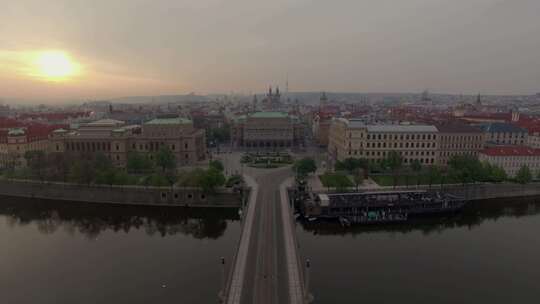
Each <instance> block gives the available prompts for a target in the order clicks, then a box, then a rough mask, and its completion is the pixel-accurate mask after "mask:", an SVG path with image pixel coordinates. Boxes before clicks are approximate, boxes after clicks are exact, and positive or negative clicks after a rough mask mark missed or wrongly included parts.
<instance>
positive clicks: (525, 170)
mask: <svg viewBox="0 0 540 304" xmlns="http://www.w3.org/2000/svg"><path fill="white" fill-rule="evenodd" d="M516 181H517V182H518V183H520V184H523V185H524V184H528V183H530V182H531V181H532V173H531V170H530V169H529V167H528V166H527V165H523V166H521V168H519V171H518V172H517V174H516Z"/></svg>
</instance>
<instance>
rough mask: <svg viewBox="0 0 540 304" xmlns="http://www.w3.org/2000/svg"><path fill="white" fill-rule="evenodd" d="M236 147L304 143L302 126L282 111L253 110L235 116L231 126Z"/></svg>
mask: <svg viewBox="0 0 540 304" xmlns="http://www.w3.org/2000/svg"><path fill="white" fill-rule="evenodd" d="M231 133H232V134H231V139H232V141H233V145H234V146H236V147H243V148H252V149H284V148H290V147H294V146H302V145H304V126H303V125H302V124H301V123H300V121H299V119H298V117H296V116H294V115H289V114H287V113H284V112H255V113H252V114H247V115H242V116H239V117H236V119H235V120H234V122H233V125H232V127H231Z"/></svg>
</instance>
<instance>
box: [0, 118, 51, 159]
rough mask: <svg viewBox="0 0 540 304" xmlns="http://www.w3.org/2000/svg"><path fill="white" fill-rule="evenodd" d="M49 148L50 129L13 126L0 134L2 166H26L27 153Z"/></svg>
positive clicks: (45, 150)
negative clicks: (39, 130)
mask: <svg viewBox="0 0 540 304" xmlns="http://www.w3.org/2000/svg"><path fill="white" fill-rule="evenodd" d="M48 150H49V139H48V130H46V128H45V127H44V129H43V131H42V132H35V131H33V130H32V128H27V127H22V128H11V129H9V130H8V131H7V133H5V136H0V168H14V167H20V166H26V159H25V158H24V156H25V153H26V152H29V151H43V152H45V153H46V152H47V151H48Z"/></svg>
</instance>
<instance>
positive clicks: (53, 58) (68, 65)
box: [34, 51, 79, 81]
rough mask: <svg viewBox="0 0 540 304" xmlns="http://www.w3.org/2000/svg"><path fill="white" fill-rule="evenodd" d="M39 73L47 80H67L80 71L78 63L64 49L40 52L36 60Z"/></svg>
mask: <svg viewBox="0 0 540 304" xmlns="http://www.w3.org/2000/svg"><path fill="white" fill-rule="evenodd" d="M34 64H35V67H36V69H37V71H36V72H37V74H38V76H39V77H42V78H45V79H47V80H53V81H60V80H66V79H68V78H70V77H72V76H74V75H76V74H77V73H78V70H79V67H78V65H77V64H76V63H75V62H74V61H73V60H72V59H71V57H70V56H69V55H68V54H66V53H65V52H62V51H44V52H39V53H38V54H37V55H36V57H35V60H34Z"/></svg>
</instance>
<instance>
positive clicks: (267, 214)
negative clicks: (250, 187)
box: [220, 153, 298, 304]
mask: <svg viewBox="0 0 540 304" xmlns="http://www.w3.org/2000/svg"><path fill="white" fill-rule="evenodd" d="M235 154H236V153H233V154H226V155H221V157H220V158H221V159H222V161H223V163H224V165H225V167H226V171H228V172H236V171H239V170H238V169H239V166H240V165H239V162H238V161H239V156H238V155H235ZM243 171H244V173H245V174H247V175H249V176H250V177H252V178H253V179H254V180H255V182H256V183H257V184H258V193H257V198H256V203H255V204H253V205H252V206H250V208H251V207H253V208H255V209H254V210H253V211H254V218H253V221H252V222H251V223H252V225H251V231H250V232H251V235H250V238H249V243H248V244H249V245H248V250H247V254H246V257H245V259H246V260H245V270H244V274H243V280H242V284H241V285H242V291H241V297H240V301H239V303H261V304H277V303H280V304H281V303H291V302H292V301H291V296H290V290H289V286H290V284H291V282H292V280H290V279H289V278H290V277H291V269H288V267H290V265H291V263H290V261H288V260H287V255H286V254H287V253H288V251H287V248H289V249H288V250H289V251H290V250H291V249H290V248H291V245H290V244H291V242H289V245H288V246H287V245H286V238H287V237H290V236H285V232H284V224H285V223H284V221H285V220H288V219H289V218H290V217H289V216H288V215H287V214H289V213H288V210H287V209H286V208H285V209H282V208H283V205H282V202H281V193H280V185H281V184H282V183H283V182H284V181H285V180H286V179H287V178H289V177H290V176H291V175H292V170H291V169H290V167H284V168H277V169H254V168H248V167H245V168H244V169H243ZM285 207H286V205H285ZM282 211H286V212H285V213H283V212H282ZM287 224H288V225H290V222H289V223H287ZM288 231H289V233H294V230H292V232H291V231H290V229H289V230H288ZM291 252H293V253H294V254H292V256H294V257H295V259H296V258H297V256H296V250H293V251H291ZM290 256H291V254H290ZM290 256H289V259H291V258H290ZM295 265H296V266H297V265H298V264H295ZM295 268H296V267H295ZM294 270H295V271H296V274H298V269H294ZM293 273H294V271H293ZM293 277H294V276H293ZM295 277H296V278H297V279H296V280H297V281H298V275H296V276H295ZM293 290H294V288H293Z"/></svg>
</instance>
